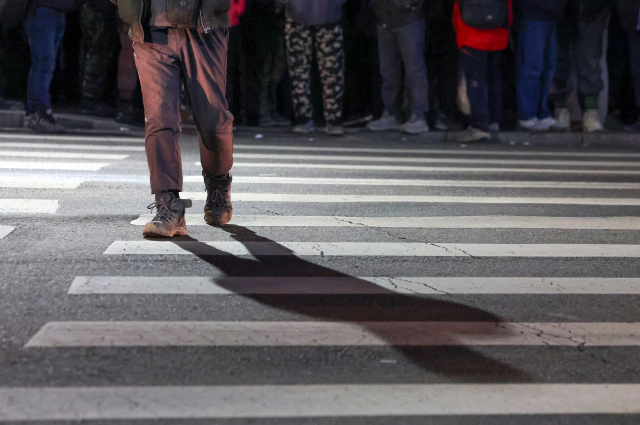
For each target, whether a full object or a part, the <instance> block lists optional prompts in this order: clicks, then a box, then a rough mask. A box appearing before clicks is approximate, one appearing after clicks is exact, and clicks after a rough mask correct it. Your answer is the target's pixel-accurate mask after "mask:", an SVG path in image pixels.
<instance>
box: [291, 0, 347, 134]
mask: <svg viewBox="0 0 640 425" xmlns="http://www.w3.org/2000/svg"><path fill="white" fill-rule="evenodd" d="M278 1H279V2H280V3H281V4H284V6H285V12H286V17H287V22H286V24H285V42H286V46H287V64H288V68H289V77H290V79H291V95H292V99H293V110H294V117H295V124H296V125H295V127H294V128H293V131H294V132H295V133H302V134H306V133H310V132H313V131H315V124H314V122H313V105H312V103H311V63H312V61H313V55H314V52H315V55H316V59H317V62H318V68H319V72H320V80H321V83H322V99H323V103H324V118H325V121H326V123H325V127H324V129H323V131H324V132H325V133H326V134H329V135H331V136H342V135H343V134H344V129H343V127H342V108H343V100H344V73H345V69H344V68H345V56H344V36H343V32H342V27H341V25H340V20H341V19H342V6H343V5H344V3H345V1H346V0H278ZM314 48H315V49H314Z"/></svg>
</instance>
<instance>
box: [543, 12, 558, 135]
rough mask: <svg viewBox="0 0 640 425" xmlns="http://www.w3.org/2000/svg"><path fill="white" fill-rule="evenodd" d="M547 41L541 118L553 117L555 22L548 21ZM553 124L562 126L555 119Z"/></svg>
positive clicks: (555, 54) (556, 56) (555, 60)
mask: <svg viewBox="0 0 640 425" xmlns="http://www.w3.org/2000/svg"><path fill="white" fill-rule="evenodd" d="M545 41H546V42H545V51H544V65H543V68H542V79H541V83H540V102H539V103H540V105H539V107H538V118H540V120H545V119H548V118H551V110H550V109H549V90H550V89H551V81H552V80H553V76H554V74H555V72H556V67H557V63H558V40H557V26H556V23H555V22H548V27H547V30H546V40H545ZM551 126H552V127H554V128H556V129H559V128H560V127H558V123H557V122H555V120H553V122H552V123H551Z"/></svg>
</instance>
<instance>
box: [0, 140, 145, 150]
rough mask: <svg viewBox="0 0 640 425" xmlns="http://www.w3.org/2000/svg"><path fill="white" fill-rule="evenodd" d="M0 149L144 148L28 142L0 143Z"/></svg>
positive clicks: (137, 148) (138, 148) (139, 147)
mask: <svg viewBox="0 0 640 425" xmlns="http://www.w3.org/2000/svg"><path fill="white" fill-rule="evenodd" d="M0 148H28V149H69V150H87V151H135V152H143V151H144V146H104V145H81V144H69V145H62V144H59V143H29V142H0Z"/></svg>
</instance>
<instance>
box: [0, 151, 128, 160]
mask: <svg viewBox="0 0 640 425" xmlns="http://www.w3.org/2000/svg"><path fill="white" fill-rule="evenodd" d="M0 156H14V157H27V158H75V159H113V160H122V159H126V158H128V157H129V155H116V154H108V153H75V152H40V151H37V152H26V151H3V150H0Z"/></svg>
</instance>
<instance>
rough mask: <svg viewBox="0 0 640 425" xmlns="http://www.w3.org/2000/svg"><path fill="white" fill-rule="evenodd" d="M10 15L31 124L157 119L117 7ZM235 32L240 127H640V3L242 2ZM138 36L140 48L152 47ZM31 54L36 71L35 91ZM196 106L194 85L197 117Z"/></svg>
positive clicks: (234, 105)
mask: <svg viewBox="0 0 640 425" xmlns="http://www.w3.org/2000/svg"><path fill="white" fill-rule="evenodd" d="M141 1H142V0H141ZM154 1H157V0H147V2H148V3H153V2H154ZM2 3H4V7H3V10H2V15H1V24H2V35H3V37H2V41H3V42H2V55H3V56H4V59H5V60H4V61H3V62H4V66H3V69H2V81H3V85H2V92H1V93H0V94H3V95H4V97H7V98H20V97H22V95H21V93H20V90H21V88H22V87H24V86H26V87H24V92H25V93H26V96H25V97H26V102H25V111H26V118H25V125H26V126H27V127H30V128H32V129H34V130H36V131H40V132H59V131H63V130H64V128H63V127H62V126H61V125H60V124H59V123H58V121H57V120H56V119H55V117H54V115H53V107H52V99H51V97H52V95H51V93H52V92H53V97H54V99H55V98H58V99H62V98H64V99H66V100H67V101H73V102H75V103H76V104H77V107H78V111H79V112H80V113H83V114H88V115H97V116H114V117H115V118H116V119H117V120H119V121H121V122H126V123H129V124H142V123H143V122H144V113H143V97H144V96H147V97H149V96H151V95H152V93H143V92H142V90H141V85H140V82H139V80H138V77H137V74H136V73H135V68H134V67H133V66H127V63H132V62H133V53H132V50H131V48H130V42H127V40H128V39H127V38H126V36H125V34H126V32H128V31H129V32H130V31H132V29H130V28H127V27H126V26H124V25H123V23H122V21H121V20H120V19H119V17H118V9H117V8H116V6H114V5H113V4H112V3H111V1H110V0H28V1H26V2H25V1H24V0H4V1H0V5H1V4H2ZM120 13H122V11H120ZM146 24H147V25H148V26H149V28H151V27H154V25H155V24H154V23H149V22H147V23H146ZM152 24H154V25H152ZM228 26H229V32H228V37H229V39H228V56H227V60H226V64H227V67H226V99H227V101H228V104H229V110H230V112H231V113H232V115H233V116H234V117H235V124H236V125H249V126H264V127H274V126H282V127H289V126H291V127H293V131H294V132H296V133H303V134H306V133H310V132H313V131H323V132H325V133H326V134H329V135H334V136H340V135H342V134H344V127H345V126H350V125H366V128H368V129H369V130H371V131H383V130H398V131H402V132H405V133H408V134H419V133H424V132H427V131H429V130H430V129H434V130H463V129H466V131H465V132H464V133H463V135H462V136H461V138H460V141H462V142H482V141H488V140H490V139H491V135H492V133H497V132H499V131H500V128H501V127H502V128H505V127H507V128H513V127H518V128H520V129H522V130H525V131H532V132H546V131H568V130H570V129H571V127H572V124H574V129H575V128H581V129H582V130H583V131H585V132H597V131H602V130H604V129H605V127H609V128H613V129H625V130H627V131H634V132H638V131H640V122H639V121H638V111H639V110H640V0H553V1H550V0H230V10H229V21H228ZM133 30H134V31H135V29H133ZM141 31H142V32H143V33H144V34H142V33H141V35H140V37H141V38H140V42H141V43H138V44H144V39H145V37H148V36H150V37H153V36H154V34H146V33H145V32H149V31H148V28H147V29H144V28H143V29H142V30H141ZM155 37H158V34H155ZM23 39H26V41H27V43H26V45H28V49H27V48H26V47H25V43H23V42H22V40H23ZM134 40H135V37H134ZM61 47H62V48H61ZM139 50H140V48H137V49H136V54H142V53H141V51H139ZM27 52H28V53H27ZM20 55H24V56H25V57H26V56H27V55H28V57H29V58H30V59H31V61H30V63H31V65H30V68H29V71H28V77H27V78H26V81H25V84H24V86H23V85H21V84H20V82H21V81H22V80H21V78H22V75H25V73H24V72H22V68H24V65H23V63H24V61H21V56H20ZM139 63H140V62H138V64H139ZM139 66H140V65H139ZM125 74H126V75H125ZM184 77H185V76H183V80H184ZM56 78H57V80H55V79H56ZM52 80H53V81H57V83H54V86H56V87H52V86H51V82H52ZM125 80H126V81H128V82H127V83H126V84H125V85H126V86H127V88H128V89H127V90H120V91H118V81H120V88H121V89H122V86H123V83H122V82H123V81H125ZM60 87H62V88H63V89H60ZM605 87H607V88H608V96H607V98H606V99H602V98H601V97H602V93H603V90H604V89H605ZM195 95H196V93H191V92H190V91H189V89H188V87H186V84H185V88H184V89H183V98H182V104H183V109H184V111H183V112H184V113H183V114H182V118H183V119H184V120H188V119H190V115H189V112H188V111H189V109H190V108H191V109H192V108H194V106H195V107H197V105H194V104H193V103H194V102H195V100H194V96H195ZM2 102H4V101H2ZM603 104H604V105H605V107H604V108H603ZM1 106H2V105H0V107H1ZM576 111H579V114H580V119H579V120H577V119H576V117H577V115H576V113H577V112H576ZM603 111H608V112H607V113H606V114H605V115H604V116H603V114H602V112H603ZM576 121H577V122H578V123H577V124H579V125H578V126H577V127H576V126H575V124H576Z"/></svg>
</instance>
